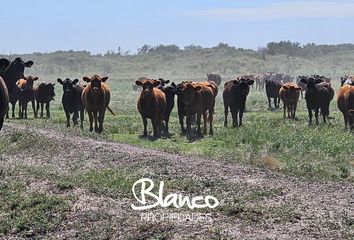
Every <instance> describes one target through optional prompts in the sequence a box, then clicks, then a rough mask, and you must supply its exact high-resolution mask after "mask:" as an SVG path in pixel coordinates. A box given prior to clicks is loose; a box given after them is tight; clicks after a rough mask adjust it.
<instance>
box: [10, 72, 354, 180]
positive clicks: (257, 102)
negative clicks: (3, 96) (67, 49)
mask: <svg viewBox="0 0 354 240" xmlns="http://www.w3.org/2000/svg"><path fill="white" fill-rule="evenodd" d="M172 80H173V79H172ZM178 80H179V79H177V82H178ZM108 83H109V85H110V88H111V90H112V102H111V104H110V105H111V108H112V109H113V110H114V111H115V113H116V114H117V115H116V116H112V115H111V114H110V113H107V114H106V120H105V123H104V128H105V131H104V134H102V135H97V134H93V133H89V132H88V123H87V121H86V123H85V127H84V130H83V131H82V132H81V131H80V130H79V129H72V128H70V129H66V127H65V122H66V119H65V115H64V112H63V110H62V107H61V102H60V101H61V92H62V90H61V87H60V85H58V86H57V88H56V92H57V97H56V99H55V102H54V104H53V105H52V108H51V109H52V118H51V119H29V120H8V121H15V122H19V123H25V124H30V125H31V124H33V125H34V126H39V127H44V128H55V129H57V130H58V131H71V132H73V133H75V134H79V135H86V136H90V137H93V138H104V139H108V140H112V141H117V142H124V143H129V144H133V145H138V146H144V147H148V148H155V149H161V150H164V151H167V152H171V153H179V154H184V155H190V156H196V155H200V156H207V157H211V158H215V159H219V160H222V161H227V162H231V163H241V164H251V165H257V166H265V167H268V168H271V169H274V170H280V171H283V172H286V173H288V174H291V175H296V176H303V177H306V178H326V179H327V178H330V179H349V180H350V181H352V180H353V169H354V168H353V167H354V156H353V152H354V151H353V150H354V146H353V144H352V143H353V141H354V135H353V134H352V133H350V132H349V131H346V130H345V129H344V124H343V119H342V115H341V113H340V112H339V110H338V109H337V107H336V101H335V99H334V100H333V101H332V103H331V110H330V115H331V119H330V121H329V123H327V124H323V123H321V122H320V125H318V126H316V125H314V126H309V125H308V117H307V110H306V107H305V100H304V99H300V102H299V108H298V111H297V119H296V120H290V119H286V120H284V119H283V111H282V109H279V110H269V109H268V103H267V98H266V95H265V92H257V91H255V89H252V90H251V92H250V95H249V97H248V98H247V104H246V108H247V112H246V113H245V115H244V125H243V126H242V127H241V128H238V129H234V128H232V127H228V128H224V127H223V120H224V114H223V106H222V87H221V88H220V91H219V94H218V97H217V103H216V114H215V117H214V132H215V133H214V136H209V135H206V136H205V137H204V138H203V139H200V140H197V141H193V142H189V141H188V140H187V139H186V138H185V137H184V136H182V135H181V134H180V128H179V123H178V118H177V112H176V108H175V109H174V110H173V112H172V117H171V120H170V132H171V134H172V135H171V136H170V137H169V138H161V139H158V140H156V141H151V140H148V139H142V138H141V137H140V136H141V134H142V130H143V126H142V120H141V118H140V115H139V113H138V111H137V109H136V100H137V97H138V95H139V92H135V91H133V90H132V87H131V81H122V80H118V79H115V77H114V76H112V78H111V79H109V80H108ZM334 87H335V90H336V91H337V90H338V84H337V83H334ZM30 116H32V115H30ZM229 118H230V115H229ZM86 120H88V119H87V116H86ZM148 128H149V131H150V134H151V125H150V122H149V125H148Z"/></svg>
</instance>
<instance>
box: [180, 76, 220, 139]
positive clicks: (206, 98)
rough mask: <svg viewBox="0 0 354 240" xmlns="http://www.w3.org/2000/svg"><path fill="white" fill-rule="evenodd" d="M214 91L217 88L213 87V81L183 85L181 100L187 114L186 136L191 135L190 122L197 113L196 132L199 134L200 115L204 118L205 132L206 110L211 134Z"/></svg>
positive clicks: (215, 91) (205, 128)
mask: <svg viewBox="0 0 354 240" xmlns="http://www.w3.org/2000/svg"><path fill="white" fill-rule="evenodd" d="M215 93H217V88H216V89H215V85H214V83H210V82H204V83H187V84H185V85H184V86H183V90H182V94H183V102H184V104H185V111H186V116H187V129H186V134H187V137H190V136H191V123H192V116H193V115H194V114H196V115H197V134H198V136H201V130H200V123H201V115H203V119H204V131H203V133H204V134H206V132H207V112H209V116H208V120H209V123H210V129H209V133H210V135H212V134H213V114H214V107H215V97H216V95H215Z"/></svg>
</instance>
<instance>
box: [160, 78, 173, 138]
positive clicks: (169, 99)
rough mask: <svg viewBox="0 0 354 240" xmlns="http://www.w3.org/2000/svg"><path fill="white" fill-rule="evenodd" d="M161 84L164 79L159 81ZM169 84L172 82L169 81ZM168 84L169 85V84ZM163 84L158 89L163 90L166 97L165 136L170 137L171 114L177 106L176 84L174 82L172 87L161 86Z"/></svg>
mask: <svg viewBox="0 0 354 240" xmlns="http://www.w3.org/2000/svg"><path fill="white" fill-rule="evenodd" d="M159 80H160V82H161V83H162V81H161V80H163V79H161V78H160V79H159ZM167 81H168V82H170V81H169V80H167ZM168 82H167V83H168ZM161 83H160V86H158V88H159V89H160V90H162V91H163V92H164V93H165V95H166V110H165V113H164V118H165V129H164V131H165V134H166V135H169V127H168V123H169V121H170V115H171V112H172V109H173V107H174V105H175V94H176V87H177V86H176V84H175V83H174V82H172V83H171V85H170V86H161ZM167 83H166V81H164V83H163V84H167Z"/></svg>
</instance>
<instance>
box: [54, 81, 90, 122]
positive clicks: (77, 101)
mask: <svg viewBox="0 0 354 240" xmlns="http://www.w3.org/2000/svg"><path fill="white" fill-rule="evenodd" d="M57 81H58V83H60V84H61V85H63V97H62V100H61V102H62V104H63V109H64V111H65V115H66V127H70V114H73V118H72V120H73V123H74V126H77V125H78V121H77V120H78V118H79V112H80V127H81V128H83V122H84V110H85V107H84V105H83V103H82V101H81V95H82V92H83V90H84V87H83V86H82V85H81V84H78V83H79V79H75V80H73V81H72V80H70V78H66V79H65V80H64V81H63V80H61V79H60V78H58V79H57Z"/></svg>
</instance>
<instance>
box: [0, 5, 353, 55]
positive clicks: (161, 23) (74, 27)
mask: <svg viewBox="0 0 354 240" xmlns="http://www.w3.org/2000/svg"><path fill="white" fill-rule="evenodd" d="M0 9H1V11H0V25H1V27H0V29H1V33H2V34H1V41H0V53H1V54H16V53H17V54H21V53H33V52H53V51H57V50H87V51H90V52H91V53H105V52H106V51H108V50H117V49H118V47H121V48H122V50H123V51H127V50H129V51H131V52H136V51H137V49H138V48H140V47H141V46H143V45H144V44H148V45H151V46H156V45H158V44H176V45H178V46H179V47H181V48H183V47H184V46H187V45H190V44H194V45H201V46H203V47H212V46H216V45H218V44H219V43H227V44H229V45H231V46H235V47H242V48H252V49H257V48H258V47H263V46H265V45H266V44H267V43H268V42H271V41H281V40H290V41H296V42H300V43H301V44H306V43H308V42H314V43H317V44H339V43H354V27H353V23H354V1H353V0H352V1H348V0H332V1H319V0H314V1H313V0H309V1H305V0H301V1H296V0H288V1H287V0H285V1H279V0H268V1H266V0H255V1H250V0H248V1H241V0H141V1H137V0H127V1H122V0H60V1H54V0H16V1H1V3H0Z"/></svg>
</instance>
